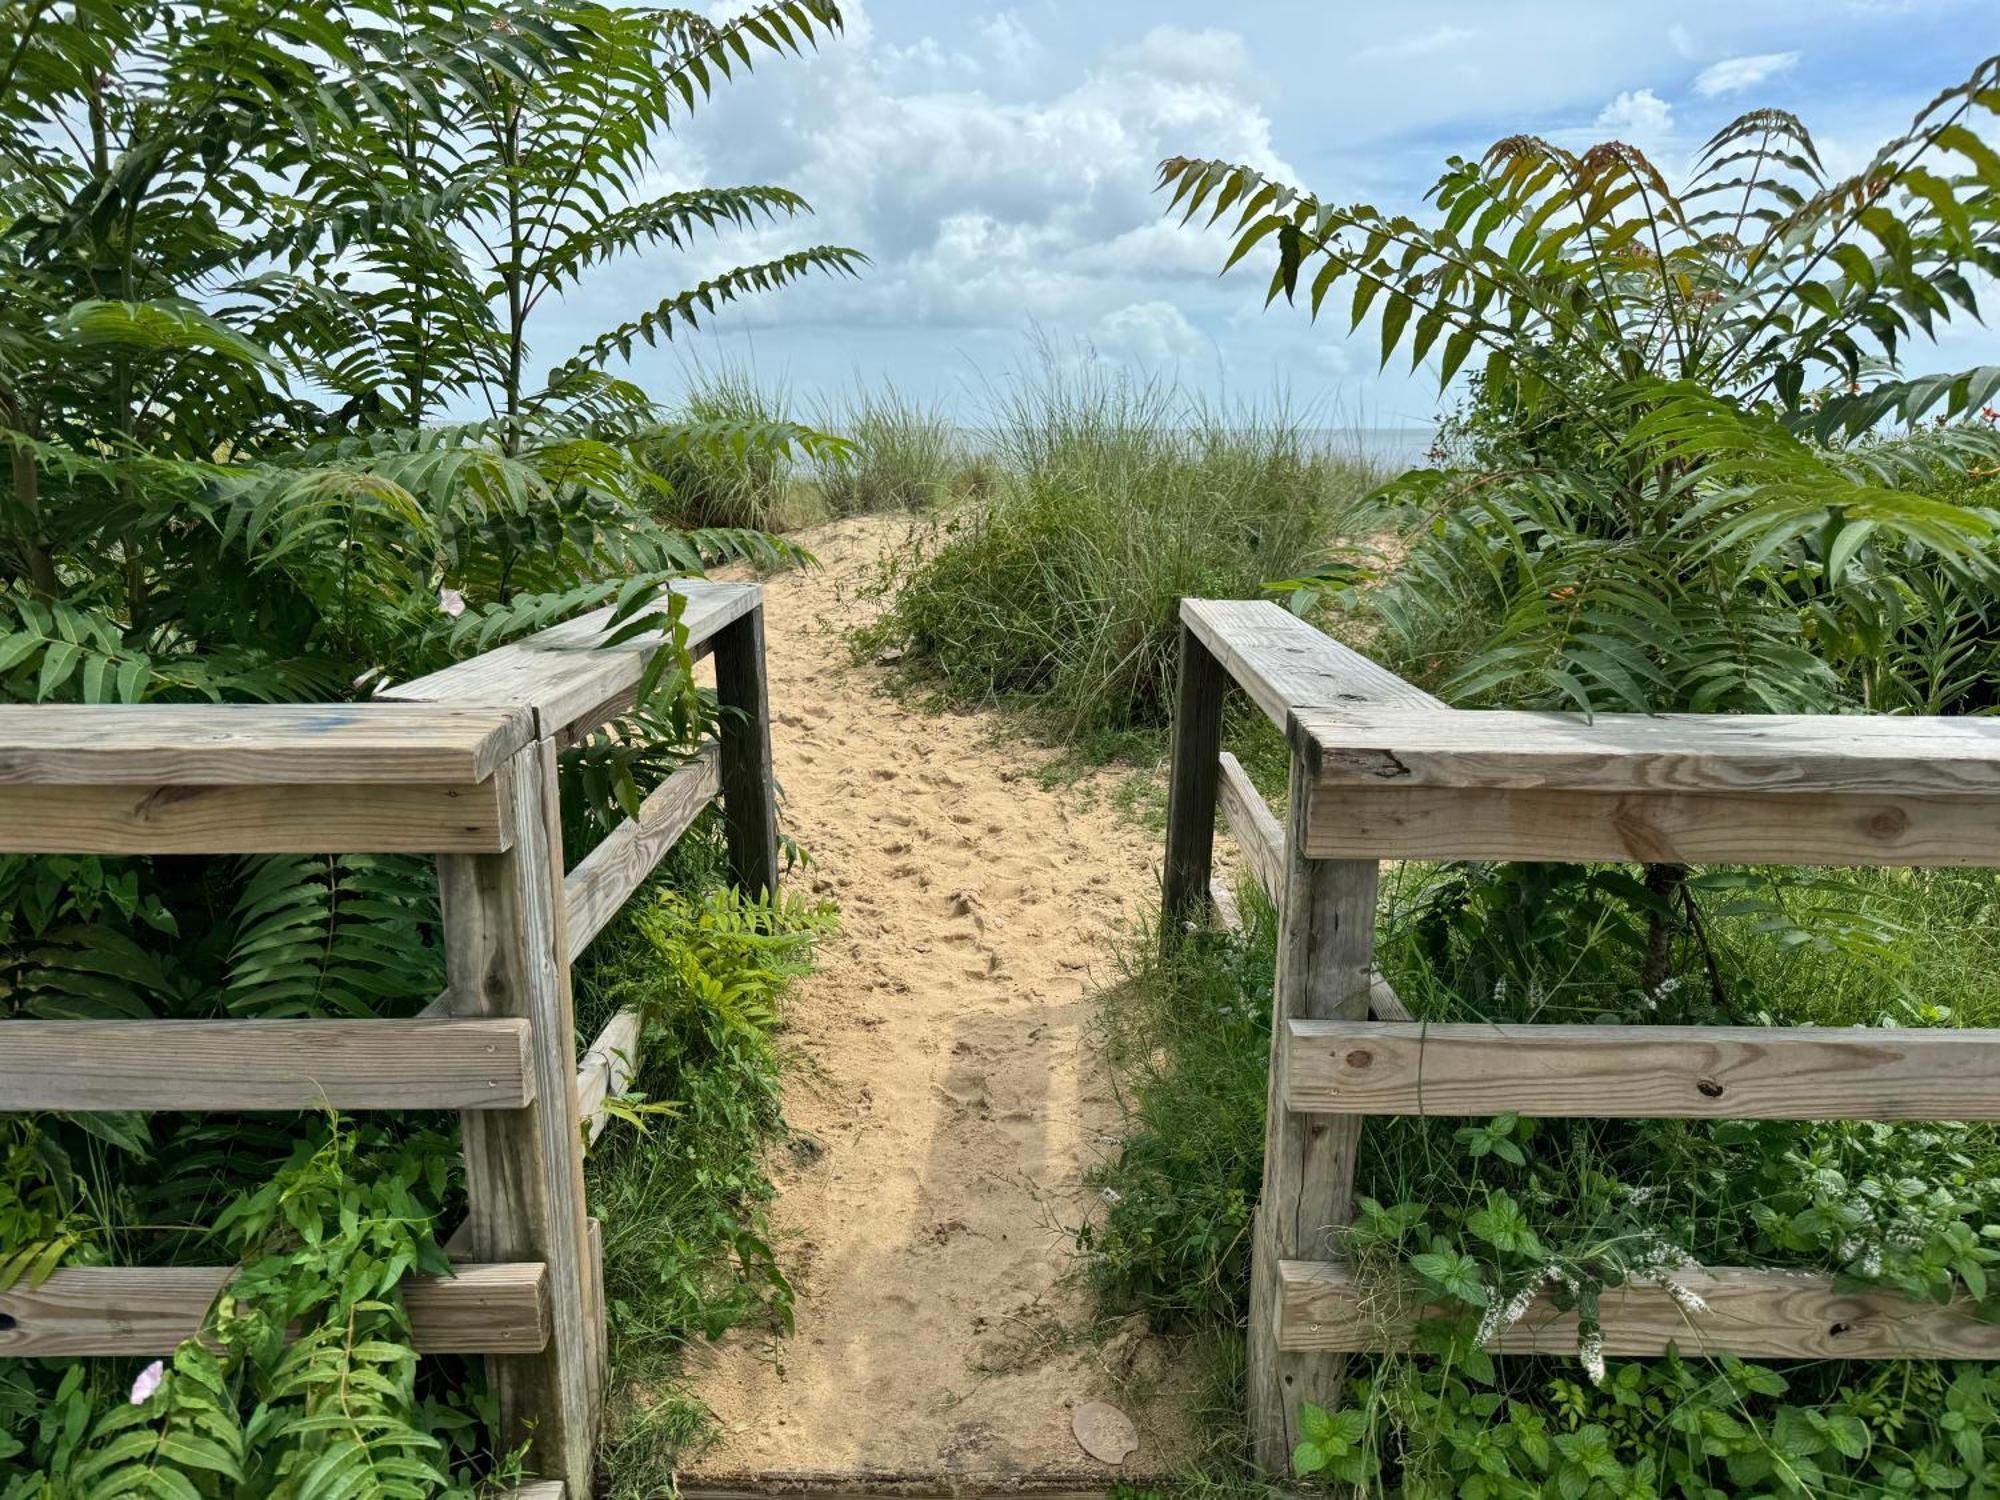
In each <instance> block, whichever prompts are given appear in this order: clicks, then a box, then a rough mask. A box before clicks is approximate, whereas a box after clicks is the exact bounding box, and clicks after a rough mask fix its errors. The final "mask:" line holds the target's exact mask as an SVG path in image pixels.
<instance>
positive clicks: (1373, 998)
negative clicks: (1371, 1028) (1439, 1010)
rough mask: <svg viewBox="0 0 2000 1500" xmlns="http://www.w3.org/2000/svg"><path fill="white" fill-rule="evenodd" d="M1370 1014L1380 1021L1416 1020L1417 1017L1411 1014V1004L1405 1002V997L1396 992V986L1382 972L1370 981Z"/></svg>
mask: <svg viewBox="0 0 2000 1500" xmlns="http://www.w3.org/2000/svg"><path fill="white" fill-rule="evenodd" d="M1368 1014H1369V1015H1371V1016H1373V1017H1374V1018H1375V1019H1376V1020H1378V1021H1414V1020H1415V1019H1416V1017H1415V1016H1413V1015H1411V1014H1410V1008H1409V1006H1407V1005H1405V1004H1403V997H1402V996H1401V995H1398V994H1397V993H1396V991H1395V988H1394V986H1392V985H1391V984H1390V983H1389V981H1388V980H1386V979H1384V978H1383V977H1382V976H1381V974H1380V973H1377V974H1376V975H1374V977H1373V978H1371V979H1370V980H1369V981H1368Z"/></svg>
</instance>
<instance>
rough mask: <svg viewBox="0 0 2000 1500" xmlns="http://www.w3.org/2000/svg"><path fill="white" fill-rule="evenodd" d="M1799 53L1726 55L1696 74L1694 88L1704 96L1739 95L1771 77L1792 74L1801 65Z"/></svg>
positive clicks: (1710, 97) (1711, 97) (1706, 97)
mask: <svg viewBox="0 0 2000 1500" xmlns="http://www.w3.org/2000/svg"><path fill="white" fill-rule="evenodd" d="M1798 61H1799V54H1798V53H1796V52H1759V53H1757V54H1756V55H1755V56H1753V57H1725V58H1724V59H1723V60H1722V61H1721V62H1719V63H1710V64H1709V65H1708V66H1707V67H1705V68H1703V69H1702V70H1701V72H1700V73H1698V74H1697V75H1696V76H1695V80H1694V91H1695V92H1696V93H1697V94H1699V95H1701V97H1702V98H1704V99H1713V98H1714V97H1715V96H1716V95H1718V94H1737V93H1741V92H1742V91H1743V90H1744V89H1749V88H1755V87H1756V86H1757V85H1758V84H1760V83H1762V82H1764V81H1765V80H1766V79H1769V78H1776V77H1777V76H1778V75H1779V74H1781V73H1789V72H1791V70H1792V69H1793V68H1795V67H1797V66H1798Z"/></svg>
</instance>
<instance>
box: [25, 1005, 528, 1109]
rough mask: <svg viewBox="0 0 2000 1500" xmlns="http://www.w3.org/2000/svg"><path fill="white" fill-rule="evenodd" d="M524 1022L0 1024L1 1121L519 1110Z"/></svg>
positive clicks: (524, 1075)
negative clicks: (126, 1114)
mask: <svg viewBox="0 0 2000 1500" xmlns="http://www.w3.org/2000/svg"><path fill="white" fill-rule="evenodd" d="M534 1097H535V1086H534V1077H533V1074H532V1073H531V1072H530V1070H529V1067H528V1023H527V1022H526V1021H522V1020H455V1019H444V1020H416V1021H0V1111H15V1110H45V1109H46V1110H66V1111H71V1112H79V1113H92V1112H100V1111H106V1110H170V1109H190V1110H233V1109H241V1110H301V1109H323V1108H332V1109H481V1110H485V1109H520V1108H522V1107H523V1106H525V1105H527V1104H529V1103H531V1102H532V1101H533V1100H534Z"/></svg>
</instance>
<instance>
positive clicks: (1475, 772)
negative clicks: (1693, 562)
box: [1298, 708, 2000, 811]
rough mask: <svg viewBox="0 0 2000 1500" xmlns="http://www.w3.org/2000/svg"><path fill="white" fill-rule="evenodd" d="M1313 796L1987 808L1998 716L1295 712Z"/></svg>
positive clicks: (1996, 791)
mask: <svg viewBox="0 0 2000 1500" xmlns="http://www.w3.org/2000/svg"><path fill="white" fill-rule="evenodd" d="M1298 721H1299V725H1300V727H1301V728H1302V729H1303V730H1304V731H1305V732H1306V733H1307V734H1308V735H1310V737H1311V738H1312V740H1313V742H1314V744H1315V746H1316V747H1317V748H1318V751H1319V776H1318V780H1319V782H1320V784H1321V785H1323V786H1366V787H1374V786H1438V787H1486V788H1492V789H1496V790H1514V791H1535V790H1540V789H1544V788H1547V789H1560V790H1564V791H1592V792H1763V793H1771V794H1779V793H1789V792H1800V793H1815V792H1816V793H1838V794H1856V795H1862V796H1868V797H1906V796H1907V797H1939V796H1945V797H1986V798H1990V799H1992V801H1993V803H1994V805H1995V809H1996V811H2000V719H1980V718H1914V717H1912V718H1903V717H1900V716H1891V715H1886V714H1869V715H1864V714H1847V715H1831V714H1823V715H1817V716H1806V717H1794V716H1781V715H1777V714H1659V715H1648V714H1599V715H1598V716H1597V717H1596V718H1594V719H1584V718H1582V717H1581V716H1579V715H1576V714H1556V713H1502V712H1458V711H1449V710H1448V711H1445V712H1442V713H1425V712H1422V711H1416V712H1412V711H1410V710H1408V709H1382V708H1370V709H1367V710H1363V711H1354V712H1329V711H1327V710H1324V709H1301V710H1300V711H1299V715H1298Z"/></svg>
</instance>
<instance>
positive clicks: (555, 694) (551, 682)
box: [381, 578, 761, 737]
mask: <svg viewBox="0 0 2000 1500" xmlns="http://www.w3.org/2000/svg"><path fill="white" fill-rule="evenodd" d="M672 592H673V593H674V594H675V595H678V596H679V597H680V598H681V599H682V600H683V601H685V602H684V604H683V606H682V610H683V612H682V615H681V620H680V626H681V628H682V629H684V630H685V631H686V632H687V642H688V649H689V651H691V652H692V653H694V654H695V655H697V656H698V655H700V654H702V652H704V651H705V650H707V649H708V646H709V644H710V643H711V641H712V640H713V639H714V637H715V635H716V633H717V632H719V631H720V630H722V629H723V628H724V627H725V626H727V625H729V624H731V623H732V622H734V621H736V620H738V619H741V618H742V617H743V616H744V615H745V614H747V613H749V612H750V611H751V610H753V609H755V608H757V605H758V601H759V599H760V598H761V591H760V590H759V589H758V587H757V585H755V584H754V583H715V582H712V581H711V580H709V579H705V578H684V579H680V580H678V581H676V582H675V583H674V584H673V585H672ZM610 618H611V610H610V608H609V607H608V606H607V607H606V608H604V609H600V610H594V611H592V612H591V613H590V614H587V615H579V616H578V617H577V618H576V619H574V620H565V621H564V622H563V623H562V624H560V625H556V626H552V627H551V628H549V629H547V630H543V631H539V632H537V633H536V634H534V635H531V636H529V637H527V638H526V639H525V640H519V641H515V642H513V643H512V644H510V645H506V646H502V647H500V648H499V649H498V650H494V651H488V652H485V653H484V654H482V655H480V656H475V657H473V658H472V659H471V660H470V661H462V662H459V663H457V664H456V665H455V666H450V667H446V668H445V669H444V670H443V671H441V672H433V673H431V674H430V676H428V677H419V678H417V679H415V680H414V681H411V682H404V683H399V684H397V685H396V686H395V687H393V688H391V689H390V690H389V691H387V692H385V693H383V694H382V695H381V697H382V698H384V699H391V700H394V701H397V702H403V703H442V702H459V703H500V704H511V705H518V706H520V707H524V708H529V709H532V710H533V711H534V713H535V716H536V724H537V731H538V733H539V734H541V735H542V736H545V737H546V736H550V735H555V734H558V733H560V732H562V731H564V730H567V729H569V728H570V727H571V726H572V725H574V726H577V727H579V728H582V729H591V728H595V727H596V726H597V725H598V724H601V723H603V722H604V721H605V720H606V719H609V718H612V717H614V716H615V715H617V714H618V713H620V712H622V711H623V710H624V709H625V708H627V707H629V706H630V704H631V701H632V700H631V693H632V690H633V689H634V688H635V687H636V686H638V683H639V679H640V678H641V677H642V676H644V675H645V671H646V664H647V663H648V662H650V661H651V660H652V659H653V654H654V653H655V652H656V651H658V650H659V649H660V644H661V641H662V639H663V638H662V636H661V635H660V634H659V633H657V632H652V633H648V634H645V635H641V636H639V637H637V638H635V639H633V640H629V641H624V642H621V643H620V644H619V645H616V646H609V647H607V646H605V645H603V640H604V637H605V635H606V634H607V630H606V625H607V623H608V621H609V620H610Z"/></svg>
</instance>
